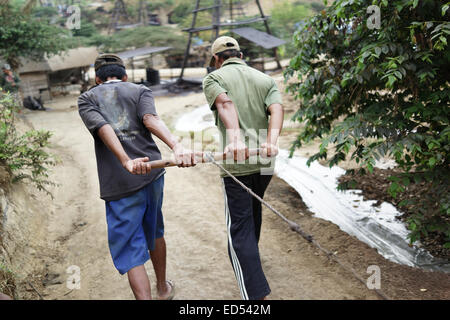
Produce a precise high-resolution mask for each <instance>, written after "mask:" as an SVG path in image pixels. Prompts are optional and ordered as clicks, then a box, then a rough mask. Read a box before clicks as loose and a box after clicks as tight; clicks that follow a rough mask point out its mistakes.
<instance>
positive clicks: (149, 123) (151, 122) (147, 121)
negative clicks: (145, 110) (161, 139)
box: [142, 114, 160, 130]
mask: <svg viewBox="0 0 450 320" xmlns="http://www.w3.org/2000/svg"><path fill="white" fill-rule="evenodd" d="M142 121H143V122H144V125H145V127H146V128H147V129H149V130H153V129H155V128H156V127H157V126H158V123H159V121H160V120H159V117H158V116H156V115H153V114H146V115H144V118H143V119H142Z"/></svg>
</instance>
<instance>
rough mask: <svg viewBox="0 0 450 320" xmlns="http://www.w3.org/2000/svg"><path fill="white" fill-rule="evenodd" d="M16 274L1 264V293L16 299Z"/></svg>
mask: <svg viewBox="0 0 450 320" xmlns="http://www.w3.org/2000/svg"><path fill="white" fill-rule="evenodd" d="M15 278H16V277H15V275H14V273H13V272H12V271H11V270H10V269H9V268H8V267H6V266H5V265H4V264H2V263H0V292H1V293H4V294H6V295H8V296H10V297H15V295H16V283H15Z"/></svg>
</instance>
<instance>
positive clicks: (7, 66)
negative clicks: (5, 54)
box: [3, 63, 11, 70]
mask: <svg viewBox="0 0 450 320" xmlns="http://www.w3.org/2000/svg"><path fill="white" fill-rule="evenodd" d="M3 69H5V70H11V66H10V65H9V64H7V63H5V64H4V65H3Z"/></svg>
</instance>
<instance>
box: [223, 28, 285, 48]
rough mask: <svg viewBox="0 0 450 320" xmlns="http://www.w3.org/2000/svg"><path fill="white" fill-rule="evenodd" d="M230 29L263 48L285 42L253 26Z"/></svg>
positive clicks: (274, 46) (273, 46)
mask: <svg viewBox="0 0 450 320" xmlns="http://www.w3.org/2000/svg"><path fill="white" fill-rule="evenodd" d="M231 31H232V32H234V33H236V34H237V35H239V36H241V37H242V38H245V39H247V40H249V41H251V42H253V43H255V44H257V45H258V46H260V47H263V48H265V49H272V48H276V47H279V46H281V45H283V44H285V43H286V41H284V40H282V39H279V38H277V37H274V36H272V35H270V34H268V33H265V32H262V31H259V30H256V29H253V28H248V27H246V28H238V29H233V30H231Z"/></svg>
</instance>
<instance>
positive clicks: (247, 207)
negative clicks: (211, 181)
mask: <svg viewBox="0 0 450 320" xmlns="http://www.w3.org/2000/svg"><path fill="white" fill-rule="evenodd" d="M237 178H238V179H239V180H240V181H241V182H243V183H244V184H245V185H246V186H248V187H249V188H251V189H252V190H253V191H254V192H255V193H256V194H258V196H260V197H263V196H264V192H265V190H266V188H267V186H268V185H269V182H270V180H271V178H272V176H270V175H269V176H268V175H260V174H259V173H258V174H252V175H248V176H239V177H237ZM222 182H223V189H224V190H223V191H224V197H225V221H226V225H227V234H228V255H229V257H230V260H231V264H232V266H233V270H234V273H235V276H236V280H237V282H238V286H239V290H240V293H241V297H242V299H244V300H257V299H262V298H264V297H265V296H267V295H268V294H269V293H270V287H269V284H268V283H267V279H266V277H265V275H264V272H263V270H262V266H261V260H260V256H259V249H258V241H259V234H260V230H261V221H262V220H261V203H260V202H259V201H258V200H256V199H255V198H253V197H252V196H251V195H250V194H249V193H247V191H245V190H244V189H243V188H242V187H241V186H240V185H238V184H237V183H236V182H235V181H233V180H232V179H231V178H229V177H225V178H223V180H222Z"/></svg>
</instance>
